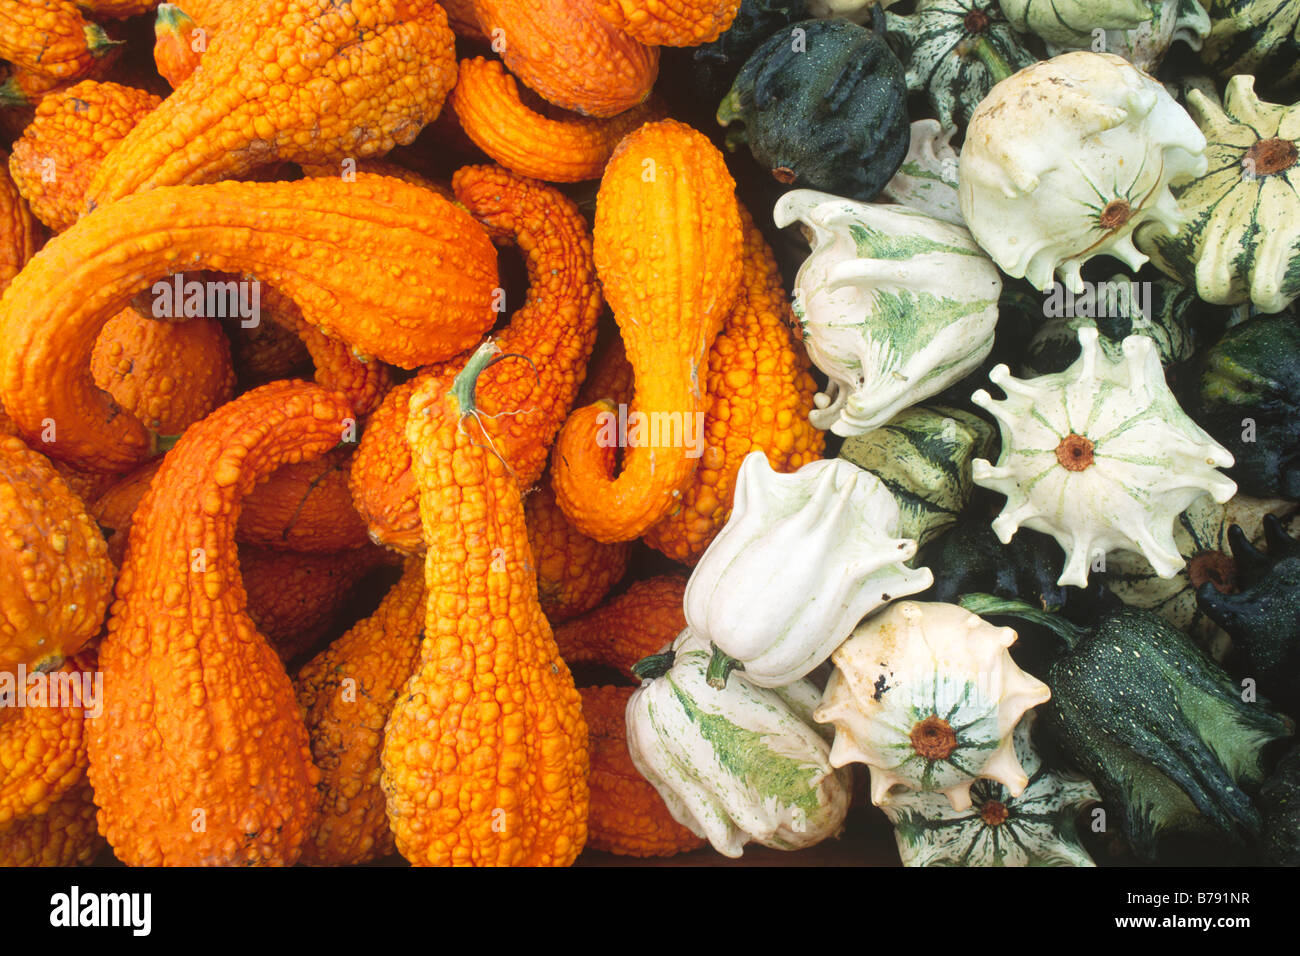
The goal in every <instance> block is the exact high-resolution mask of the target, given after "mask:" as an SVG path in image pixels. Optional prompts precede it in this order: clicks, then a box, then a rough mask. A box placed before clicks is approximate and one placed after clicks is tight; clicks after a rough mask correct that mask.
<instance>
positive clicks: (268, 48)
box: [86, 0, 456, 208]
mask: <svg viewBox="0 0 1300 956" xmlns="http://www.w3.org/2000/svg"><path fill="white" fill-rule="evenodd" d="M277 14H278V15H277ZM199 22H200V23H202V22H203V21H202V20H200V21H199ZM453 42H454V39H453V37H452V33H451V29H450V28H449V27H448V26H447V15H446V14H445V13H444V12H443V10H442V8H441V7H440V6H438V5H437V4H436V3H434V2H433V0H353V2H352V3H348V4H341V5H340V4H333V3H330V2H328V0H291V2H289V3H288V4H287V5H284V6H283V9H281V10H277V9H276V8H275V7H274V6H273V7H271V8H270V9H257V8H255V9H254V10H250V11H249V13H248V14H247V19H246V20H241V21H240V23H239V24H238V26H237V27H234V26H232V27H231V28H229V29H222V30H221V31H219V33H218V34H217V36H216V37H215V38H213V40H212V42H211V45H210V46H209V47H208V50H207V52H205V53H204V54H203V69H202V70H196V71H195V72H194V73H193V74H191V75H190V77H189V78H188V79H187V80H185V82H183V83H182V84H181V85H180V87H179V88H178V89H177V90H176V91H175V92H174V93H173V95H171V96H169V97H167V101H166V102H165V103H164V104H163V105H162V106H160V107H159V108H158V109H156V110H154V111H153V112H152V113H151V114H150V115H149V116H148V117H146V118H145V119H144V120H143V121H142V122H141V123H140V124H139V125H138V126H136V128H135V129H134V130H132V131H131V133H130V134H128V135H127V137H126V138H125V139H124V140H122V142H121V143H119V144H118V145H117V146H116V147H115V148H114V149H113V151H112V152H111V153H109V155H108V156H107V158H106V159H105V160H104V162H103V164H102V165H101V166H100V168H99V170H98V172H96V174H95V177H94V179H93V180H91V183H90V186H89V188H88V189H87V192H86V195H87V200H88V202H89V204H90V207H91V208H94V207H96V206H102V205H105V204H107V203H111V202H114V201H115V200H118V199H121V198H122V197H124V196H129V195H131V194H132V193H135V192H140V191H142V190H147V189H154V188H157V187H159V186H173V185H180V184H191V183H201V182H212V181H214V180H216V179H221V178H225V177H230V176H234V175H238V174H241V173H245V172H247V171H248V170H250V169H252V168H253V167H254V166H258V165H263V164H265V163H269V162H274V161H277V160H279V161H288V162H322V161H333V160H339V159H342V158H344V157H347V156H351V157H356V158H360V157H367V156H375V155H378V154H380V153H386V152H388V151H389V150H391V149H392V148H393V147H394V146H396V145H398V144H405V143H409V142H410V141H411V140H413V139H415V137H416V135H417V134H418V133H419V131H420V128H421V127H422V126H424V125H425V124H426V123H429V122H431V121H432V120H433V119H435V118H436V117H437V115H438V111H439V110H440V109H441V107H442V101H443V98H444V97H445V96H446V95H447V92H448V91H449V90H450V89H451V87H452V85H453V84H454V83H455V81H456V61H455V52H454V49H453Z"/></svg>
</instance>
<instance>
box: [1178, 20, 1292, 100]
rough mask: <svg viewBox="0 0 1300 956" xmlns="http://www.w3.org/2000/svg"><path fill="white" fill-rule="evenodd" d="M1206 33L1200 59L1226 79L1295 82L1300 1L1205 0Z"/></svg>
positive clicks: (1287, 84) (1279, 85) (1282, 85)
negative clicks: (1243, 76) (1241, 77)
mask: <svg viewBox="0 0 1300 956" xmlns="http://www.w3.org/2000/svg"><path fill="white" fill-rule="evenodd" d="M1206 2H1207V6H1208V7H1209V11H1210V20H1211V21H1212V26H1211V27H1210V35H1209V36H1208V37H1207V38H1206V40H1205V47H1204V49H1203V50H1202V51H1201V59H1202V61H1203V62H1204V63H1205V65H1206V67H1207V68H1209V69H1210V70H1211V72H1213V73H1216V74H1217V75H1218V76H1219V78H1220V79H1223V80H1227V79H1228V78H1230V77H1233V76H1236V75H1237V74H1239V73H1240V74H1244V73H1249V74H1251V75H1252V76H1258V77H1259V78H1260V82H1261V83H1267V84H1269V85H1270V86H1272V87H1276V88H1277V89H1291V88H1294V87H1295V86H1296V84H1297V83H1300V0H1206Z"/></svg>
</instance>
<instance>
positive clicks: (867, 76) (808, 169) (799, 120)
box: [717, 15, 910, 200]
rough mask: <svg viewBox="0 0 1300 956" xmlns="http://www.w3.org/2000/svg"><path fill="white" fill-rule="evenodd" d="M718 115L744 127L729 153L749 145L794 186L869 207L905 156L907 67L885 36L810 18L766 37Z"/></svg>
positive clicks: (732, 137) (731, 136)
mask: <svg viewBox="0 0 1300 956" xmlns="http://www.w3.org/2000/svg"><path fill="white" fill-rule="evenodd" d="M882 17H883V15H880V16H878V19H881V18H882ZM717 116H718V122H719V123H721V124H722V125H723V126H728V125H730V124H731V123H733V122H735V121H737V120H739V121H740V122H742V123H743V124H744V129H743V131H742V130H734V129H733V130H732V131H729V132H728V136H727V143H728V146H729V147H731V148H735V146H736V145H737V144H738V143H739V142H748V144H749V148H750V151H751V152H752V153H753V154H754V158H755V159H756V160H758V162H759V163H760V164H761V165H762V166H763V167H764V168H766V169H768V170H770V171H771V173H772V176H773V177H774V178H775V179H776V180H777V181H778V182H780V183H783V184H785V185H787V186H791V187H801V188H808V189H819V190H822V191H824V192H829V193H834V194H836V195H839V196H847V197H849V198H852V199H859V200H869V199H872V198H874V197H875V196H876V194H877V193H879V192H880V190H881V189H882V188H883V187H884V185H885V183H887V182H889V180H890V179H891V178H892V177H893V175H894V173H895V172H897V171H898V167H899V166H900V165H902V162H903V158H904V157H905V156H906V155H907V147H908V142H909V133H910V129H909V126H908V117H907V81H906V78H905V76H904V71H903V66H902V64H901V63H899V62H898V58H897V57H896V56H894V54H893V52H892V51H891V50H890V48H889V45H888V43H886V42H885V39H884V36H883V34H882V33H879V32H873V31H872V30H868V29H867V28H865V27H860V26H858V25H857V24H855V23H851V22H849V21H848V20H840V19H827V20H805V21H803V22H801V23H796V24H794V25H793V26H791V27H789V28H786V29H783V30H781V31H779V32H778V33H776V34H774V35H773V36H771V37H769V38H768V39H767V40H766V41H765V42H764V43H763V45H762V46H760V47H759V48H758V49H757V50H755V51H754V53H753V55H752V56H750V58H749V59H748V60H746V61H745V65H744V67H742V68H741V71H740V75H739V76H737V77H736V82H735V84H734V85H733V86H732V87H731V91H730V92H729V93H728V94H727V96H726V98H725V99H723V101H722V105H721V106H719V107H718V114H717Z"/></svg>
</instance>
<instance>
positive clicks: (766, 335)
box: [644, 207, 826, 564]
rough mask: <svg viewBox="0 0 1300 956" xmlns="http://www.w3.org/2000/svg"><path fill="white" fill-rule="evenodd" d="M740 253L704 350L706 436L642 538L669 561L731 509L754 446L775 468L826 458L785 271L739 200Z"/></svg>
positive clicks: (685, 558)
mask: <svg viewBox="0 0 1300 956" xmlns="http://www.w3.org/2000/svg"><path fill="white" fill-rule="evenodd" d="M741 220H742V222H743V223H744V229H745V253H744V264H743V268H742V273H741V275H742V279H741V287H740V296H739V297H738V298H737V300H736V305H735V306H734V308H733V309H732V310H731V315H730V316H729V317H728V318H727V321H726V323H725V324H724V325H723V328H722V334H721V335H719V336H718V337H717V339H715V340H714V342H713V347H712V348H711V349H710V350H709V375H708V386H707V387H708V411H707V412H706V413H705V417H704V434H705V436H706V443H705V448H704V454H703V455H702V456H701V458H700V464H699V467H698V468H697V469H696V470H695V474H694V475H692V476H691V479H690V481H689V482H688V483H687V484H686V486H685V487H684V488H683V489H682V495H681V499H680V502H681V503H680V506H679V507H677V508H676V509H675V510H673V511H672V512H670V513H669V514H668V515H666V516H665V517H663V518H662V519H660V520H659V522H658V523H657V524H655V525H654V526H653V527H651V528H649V529H648V530H647V531H646V533H645V535H644V539H645V542H646V544H648V545H650V546H651V547H652V548H656V549H657V550H659V551H662V552H663V553H664V554H666V555H668V557H670V558H672V559H673V560H675V561H681V562H684V563H687V564H694V563H695V562H696V561H697V560H698V559H699V557H700V555H702V554H703V553H704V549H705V548H707V547H708V546H709V542H710V541H712V540H713V538H714V536H716V535H717V533H718V532H719V531H721V530H722V526H723V525H724V524H726V521H727V518H729V517H730V516H731V506H732V502H733V499H734V497H735V490H736V487H735V486H736V473H737V472H738V471H739V470H740V463H741V462H742V461H744V459H745V456H746V455H748V454H749V453H750V452H751V451H761V452H763V454H765V455H766V456H767V460H768V462H769V463H770V464H771V466H772V468H773V469H775V470H776V471H783V472H790V471H797V470H798V469H800V468H802V467H803V466H804V465H806V464H807V463H808V462H810V461H816V460H817V459H819V458H821V457H822V452H823V451H824V450H825V448H826V435H825V433H824V432H823V431H822V430H821V429H820V428H815V427H813V425H812V423H811V422H809V421H808V413H809V412H811V411H812V409H813V396H814V395H816V394H817V391H818V389H817V383H816V381H815V380H814V379H813V377H812V375H811V373H810V372H809V361H808V356H807V354H806V353H805V352H804V350H803V346H802V345H801V344H800V343H798V342H796V341H795V340H794V338H793V336H791V334H790V324H789V323H790V322H791V321H792V320H793V316H792V313H791V311H790V301H789V299H788V298H787V297H786V294H785V286H784V284H783V282H782V280H781V271H780V269H779V268H778V267H777V264H776V258H775V257H774V256H773V255H772V250H771V249H770V248H768V245H767V242H766V240H764V239H763V234H762V233H761V232H759V230H758V227H757V226H755V225H754V220H753V219H752V218H751V217H750V215H749V212H748V210H746V209H745V208H744V207H741Z"/></svg>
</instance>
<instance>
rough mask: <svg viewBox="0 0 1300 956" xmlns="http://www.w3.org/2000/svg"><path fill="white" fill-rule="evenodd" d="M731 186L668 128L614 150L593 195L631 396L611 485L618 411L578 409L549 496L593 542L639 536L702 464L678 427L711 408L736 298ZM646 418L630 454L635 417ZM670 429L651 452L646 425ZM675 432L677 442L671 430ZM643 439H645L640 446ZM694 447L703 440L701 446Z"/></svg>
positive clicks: (604, 280)
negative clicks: (718, 344)
mask: <svg viewBox="0 0 1300 956" xmlns="http://www.w3.org/2000/svg"><path fill="white" fill-rule="evenodd" d="M735 188H736V184H735V182H734V181H733V180H732V178H731V175H730V174H729V173H728V172H727V167H726V163H725V162H724V161H723V159H722V156H721V154H719V152H718V151H717V149H715V148H714V146H713V144H712V143H710V142H709V141H708V139H707V138H705V137H704V136H703V135H701V134H700V133H698V132H696V131H695V130H693V129H691V128H690V127H689V126H686V125H684V124H682V123H678V122H677V121H675V120H662V121H660V122H657V123H648V124H646V125H645V126H642V127H641V128H640V129H639V130H637V131H636V132H634V133H632V134H630V135H629V136H628V137H627V138H626V139H624V140H623V141H622V142H621V143H619V145H618V148H617V149H616V150H615V151H614V155H613V157H612V158H611V159H610V161H609V165H608V166H606V168H605V175H604V176H603V178H602V179H601V184H600V191H599V192H598V193H597V196H596V228H595V244H594V248H595V256H596V270H597V272H598V274H599V276H600V280H601V286H602V288H603V289H604V293H605V299H606V301H607V302H609V305H610V308H611V309H613V311H614V318H615V319H616V320H617V322H618V327H619V330H620V333H621V337H622V339H623V345H624V347H625V348H626V350H627V356H628V360H629V361H630V362H631V363H632V368H633V370H634V373H635V379H636V397H635V399H634V401H633V403H632V408H631V410H630V411H629V412H628V414H627V418H626V420H627V421H628V422H629V427H628V436H627V438H628V444H629V446H630V447H628V448H627V449H626V450H625V454H624V455H623V470H622V472H621V473H619V474H618V475H617V477H616V476H615V475H614V468H615V464H616V460H617V458H616V456H617V451H618V448H617V447H616V446H617V444H618V442H619V441H620V440H622V436H618V435H616V434H614V433H615V432H616V431H617V428H616V427H615V423H616V421H617V420H618V418H619V416H618V415H617V409H616V408H615V407H614V406H613V405H611V404H610V403H608V402H597V403H596V404H593V405H588V406H586V407H584V408H580V409H578V410H577V411H575V412H574V413H573V414H572V415H571V416H570V417H569V420H568V421H567V422H566V423H565V425H564V430H563V431H562V432H561V434H560V438H559V441H558V442H557V445H556V458H555V467H554V469H553V474H554V484H555V494H556V498H557V500H558V501H559V503H560V507H561V508H563V509H564V513H565V514H566V515H568V516H569V520H570V521H572V522H573V524H574V525H575V526H576V527H577V528H578V530H580V531H582V532H583V533H584V534H587V535H590V536H591V537H593V538H595V539H597V540H598V541H627V540H630V539H632V538H635V537H637V536H638V535H640V534H642V533H643V532H644V531H645V530H646V529H647V528H649V527H650V526H651V525H653V524H654V523H655V522H656V521H658V520H659V519H660V518H662V517H663V516H664V515H665V514H667V513H669V512H670V511H671V510H672V509H673V508H674V507H676V506H677V505H678V504H679V502H680V497H681V489H682V488H683V487H685V485H686V483H687V482H688V481H689V480H690V478H691V475H692V474H693V473H694V471H695V468H696V466H697V465H698V463H699V458H698V457H692V455H691V449H690V448H687V447H683V446H685V445H686V444H687V443H686V441H685V437H686V435H687V431H686V429H687V428H690V429H691V430H692V431H693V430H694V427H695V423H696V422H697V421H698V420H699V419H700V418H702V417H703V415H704V413H705V412H706V411H707V409H708V403H707V395H706V394H705V392H704V385H705V380H706V369H707V364H706V363H707V357H708V354H709V349H710V347H711V346H712V345H713V340H714V339H716V338H717V336H718V332H719V331H721V329H722V325H723V322H724V320H725V319H726V318H727V315H728V314H729V313H730V311H731V308H732V305H733V304H734V303H735V301H736V295H737V292H738V291H739V288H740V274H741V252H742V243H743V235H742V231H741V226H740V210H739V208H738V206H737V203H736V197H735ZM638 414H640V415H645V416H647V418H646V422H647V424H646V427H645V428H644V429H643V431H644V432H646V433H647V435H646V436H642V437H641V438H640V439H639V441H638V442H637V444H632V442H633V440H634V439H635V437H636V436H635V435H634V433H633V430H632V426H631V423H632V422H633V418H632V416H633V415H638ZM658 421H663V422H665V423H667V427H666V428H665V429H663V430H665V431H667V432H668V434H667V435H661V436H660V438H659V441H658V444H657V445H656V444H654V443H653V442H654V439H653V435H654V433H653V432H652V431H650V425H653V424H655V423H656V422H658ZM674 421H675V422H676V423H677V437H676V438H675V439H674V438H673V437H672V432H671V423H672V422H674ZM647 436H648V437H647ZM699 437H703V436H699Z"/></svg>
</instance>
